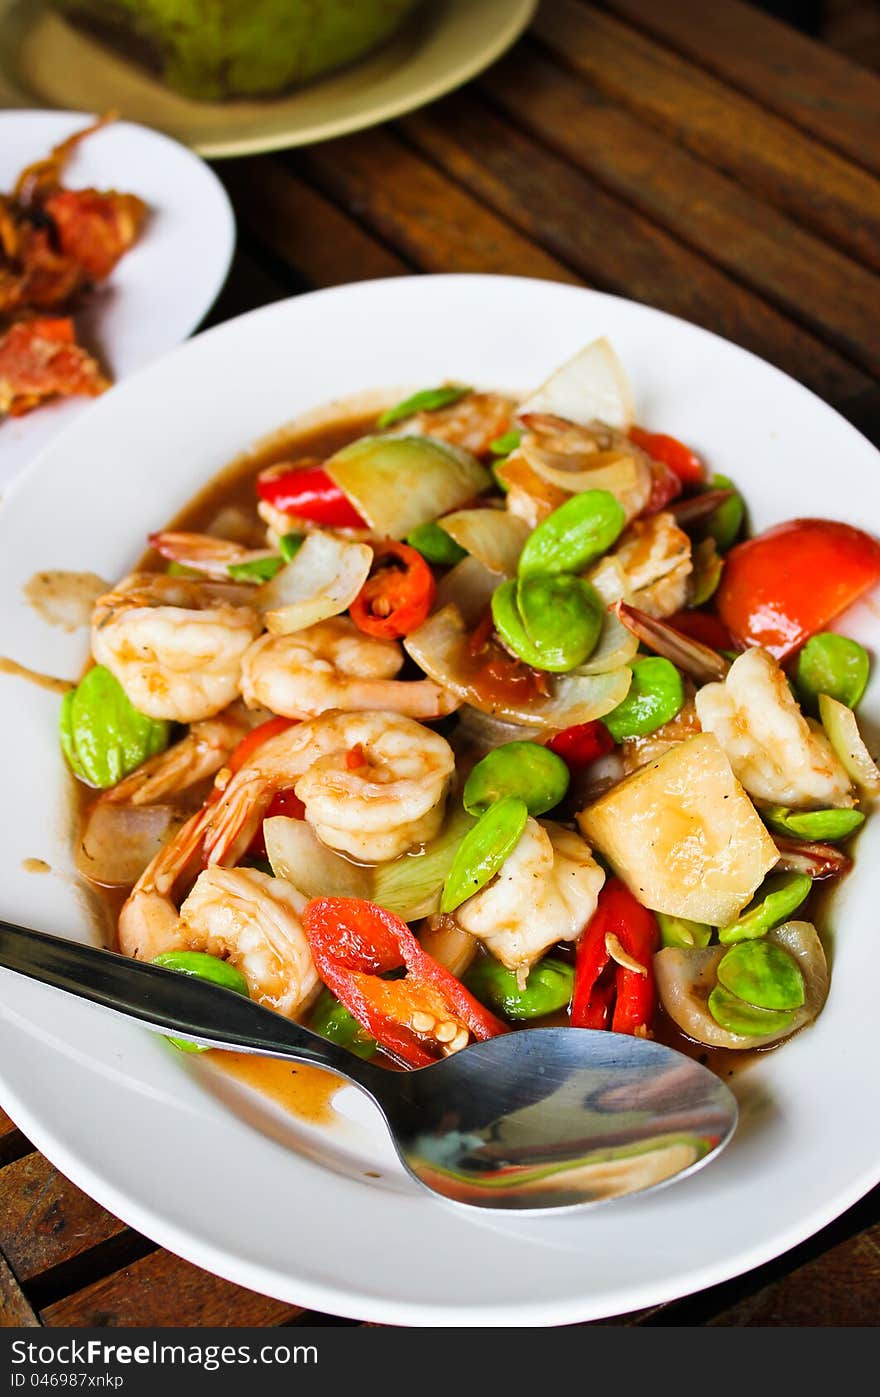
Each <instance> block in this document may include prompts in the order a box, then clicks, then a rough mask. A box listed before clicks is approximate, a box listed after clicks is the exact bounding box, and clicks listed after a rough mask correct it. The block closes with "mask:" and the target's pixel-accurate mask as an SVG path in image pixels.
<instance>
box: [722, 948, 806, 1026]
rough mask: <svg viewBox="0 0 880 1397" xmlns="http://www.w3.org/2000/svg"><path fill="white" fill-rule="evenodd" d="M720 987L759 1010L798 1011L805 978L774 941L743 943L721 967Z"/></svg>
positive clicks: (795, 963)
mask: <svg viewBox="0 0 880 1397" xmlns="http://www.w3.org/2000/svg"><path fill="white" fill-rule="evenodd" d="M718 983H719V985H723V987H724V988H725V989H726V990H729V991H730V993H731V994H734V995H736V997H737V999H743V1000H745V1002H746V1004H753V1005H755V1006H756V1008H758V1009H799V1008H800V1007H801V1005H802V1004H803V1002H804V998H805V991H804V977H803V974H802V972H801V968H800V966H799V965H798V963H797V961H796V960H795V958H794V956H791V955H789V953H788V951H786V950H785V948H784V947H783V946H777V945H775V944H774V942H772V941H741V942H740V944H739V945H738V946H731V948H730V950H729V951H728V952H727V955H726V956H724V958H723V959H722V960H721V962H720V963H719V966H718Z"/></svg>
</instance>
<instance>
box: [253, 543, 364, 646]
mask: <svg viewBox="0 0 880 1397" xmlns="http://www.w3.org/2000/svg"><path fill="white" fill-rule="evenodd" d="M372 561H373V550H372V548H370V547H369V546H368V545H367V544H366V543H351V542H349V540H347V539H342V538H337V536H336V535H335V534H328V533H321V532H315V533H313V534H309V535H308V537H307V538H306V540H305V542H304V543H303V545H302V547H301V548H300V550H299V552H298V553H297V554H296V555H295V556H294V558H293V559H292V560H291V561H290V562H289V563H288V564H287V565H286V566H285V567H283V568H281V569H280V571H279V572H277V573H276V574H275V576H274V577H273V578H272V580H271V582H266V583H264V584H263V586H262V587H261V588H260V589H259V591H258V593H257V606H258V608H259V610H260V611H261V612H262V613H263V620H264V621H265V623H266V625H267V626H268V628H269V630H270V631H272V633H273V634H274V635H290V633H291V632H292V631H302V630H305V628H306V627H307V626H314V625H315V624H316V623H317V622H318V621H326V620H327V618H328V616H338V615H339V614H340V613H341V612H343V611H345V610H346V609H347V608H348V607H349V606H351V603H352V602H353V601H354V599H355V597H356V596H357V594H358V592H359V591H360V590H361V588H362V587H363V585H364V583H365V582H366V580H367V577H368V576H369V572H370V565H371V564H372Z"/></svg>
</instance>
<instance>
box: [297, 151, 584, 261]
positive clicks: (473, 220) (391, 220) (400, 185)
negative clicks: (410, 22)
mask: <svg viewBox="0 0 880 1397" xmlns="http://www.w3.org/2000/svg"><path fill="white" fill-rule="evenodd" d="M290 160H291V164H292V167H293V168H294V169H295V170H297V171H299V172H303V173H305V174H306V176H307V177H308V179H309V181H310V182H312V183H314V184H317V185H318V186H319V187H320V188H321V189H323V190H324V192H325V193H329V194H330V195H331V197H333V198H334V199H336V200H338V201H340V202H341V203H342V204H343V205H344V206H345V208H347V209H349V210H350V211H351V212H352V213H353V214H354V215H355V216H356V217H357V218H358V219H359V220H360V221H361V222H363V223H366V224H367V225H368V226H369V227H370V228H371V229H372V230H373V231H374V232H375V233H378V235H379V236H380V237H381V238H383V239H385V241H387V242H388V243H390V244H391V245H392V246H393V247H394V248H395V249H396V251H397V252H398V253H399V254H402V255H403V256H404V257H406V258H407V259H408V260H409V261H411V262H412V263H414V264H415V265H416V266H418V267H419V268H421V269H422V270H423V271H428V272H499V273H510V274H518V275H520V276H535V277H546V278H548V279H550V280H551V281H568V282H572V281H577V280H578V278H577V277H576V276H575V275H574V273H572V272H571V271H569V269H568V268H567V267H565V266H563V265H562V263H561V262H559V261H558V260H557V259H556V258H554V257H551V256H550V255H549V254H548V253H546V252H544V251H543V250H542V249H541V248H539V247H536V246H535V244H534V242H533V241H531V239H529V238H527V237H523V236H522V235H521V234H520V233H518V232H517V231H516V229H514V228H511V227H510V225H509V223H508V222H507V221H506V220H505V219H503V218H499V217H497V216H496V215H495V214H494V213H492V212H491V211H490V210H489V209H487V208H485V207H484V205H483V204H482V203H481V202H480V201H479V200H477V199H475V198H474V197H473V196H472V195H471V194H469V193H467V192H466V191H465V190H464V189H461V188H459V187H458V186H457V185H456V184H454V183H453V182H452V181H451V180H450V179H448V178H447V177H446V176H444V175H443V174H442V173H440V171H438V170H435V169H432V168H431V166H430V165H428V164H427V163H426V162H425V161H424V160H420V159H419V158H418V157H417V156H416V155H414V154H413V152H412V151H411V150H408V149H407V148H406V146H405V145H403V144H402V142H400V141H399V140H397V139H395V137H394V136H393V135H392V134H391V133H390V132H388V131H385V130H376V131H371V132H369V133H364V134H363V135H357V136H347V137H345V138H344V139H343V140H340V141H332V142H330V143H329V144H327V145H322V146H319V147H317V148H316V149H315V150H314V151H309V150H307V151H302V152H297V153H296V154H295V155H293V156H291V157H290Z"/></svg>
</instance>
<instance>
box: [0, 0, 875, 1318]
mask: <svg viewBox="0 0 880 1397" xmlns="http://www.w3.org/2000/svg"><path fill="white" fill-rule="evenodd" d="M829 16H830V20H829V24H830V29H831V31H832V33H831V37H833V34H834V32H839V34H840V36H841V39H842V41H843V40H844V39H846V40H847V41H848V42H850V43H851V44H853V45H855V44H856V40H857V41H858V47H859V51H860V52H861V51H862V50H864V52H866V53H868V54H869V55H870V54H871V53H873V54H875V55H880V42H878V37H880V36H878V30H880V23H876V24H875V23H872V21H871V18H870V14H869V12H868V10H867V8H865V9H864V10H863V9H862V8H860V5H859V0H849V3H848V4H845V5H841V3H840V0H832V4H831V6H830V10H829ZM860 25H861V28H860ZM854 36H855V37H854ZM878 131H880V78H878V77H877V76H876V75H875V74H874V73H872V72H871V71H869V70H868V69H867V68H863V67H859V66H856V65H855V64H854V63H853V62H852V61H850V60H848V59H847V58H845V57H843V56H841V55H840V54H839V53H838V52H836V51H834V49H832V48H830V47H829V46H828V45H827V44H823V45H819V44H818V43H816V42H814V41H812V40H809V39H807V38H804V37H803V36H801V35H800V34H799V33H797V32H796V31H795V30H793V29H789V28H787V27H784V26H783V25H781V24H780V23H778V22H777V21H775V20H772V19H770V18H768V17H767V16H766V15H764V14H762V13H761V12H760V11H758V10H756V9H754V8H752V7H751V6H750V5H748V4H744V3H740V0H713V3H712V4H711V5H707V4H706V3H705V0H661V2H660V3H657V0H604V3H602V4H601V6H600V5H593V4H586V3H582V0H547V2H546V3H545V4H544V5H543V6H542V8H541V10H540V13H539V16H538V18H537V20H536V22H535V24H534V26H533V28H532V29H531V31H530V33H529V34H528V36H527V37H526V38H525V39H524V40H523V41H522V42H521V43H519V44H518V45H517V47H516V48H515V49H514V50H513V51H512V52H511V53H510V54H509V55H508V56H507V57H506V58H504V59H503V60H502V61H501V62H500V63H499V64H497V66H495V67H494V68H493V69H492V70H491V71H490V72H488V73H486V74H485V75H484V76H483V77H482V78H481V79H480V80H478V81H477V82H475V83H473V84H471V85H470V86H469V87H467V88H465V89H464V90H462V91H460V92H458V93H457V94H455V95H454V96H452V97H449V98H447V99H445V100H443V101H441V102H439V103H438V104H436V105H435V106H432V107H429V108H427V109H425V110H423V111H420V112H417V113H415V114H414V115H412V116H409V117H407V118H405V119H404V120H402V121H399V122H395V123H394V124H393V125H391V126H386V127H382V128H380V129H377V130H373V131H368V132H364V133H363V134H360V135H355V136H351V137H348V138H346V139H344V140H340V141H335V142H333V143H332V144H328V145H321V146H317V147H315V148H313V149H311V150H305V151H293V152H289V153H284V154H280V155H273V156H266V157H256V158H252V159H246V160H241V161H235V162H231V163H228V164H223V165H221V166H219V171H220V174H221V176H222V178H223V179H224V181H225V182H226V185H227V187H228V189H229V192H230V194H231V196H232V199H233V201H234V203H235V207H236V211H237V214H238V220H239V228H240V244H239V250H238V253H237V256H236V261H235V265H234V268H233V271H232V275H231V277H230V279H229V283H228V285H227V287H226V289H225V291H224V293H223V295H222V297H221V300H220V302H219V304H218V306H217V307H216V308H215V311H214V313H213V315H212V317H211V320H212V322H216V321H218V320H223V319H226V318H228V317H229V316H231V315H235V314H238V313H239V312H241V311H244V310H249V309H251V308H252V307H253V306H256V305H260V304H263V303H265V302H267V301H272V300H275V299H278V298H279V297H282V296H288V295H291V294H295V293H297V292H299V291H303V290H307V289H309V288H312V287H318V286H330V285H334V284H336V283H339V282H349V281H357V280H361V279H364V278H371V277H383V276H397V275H401V274H405V273H410V272H419V271H421V272H450V271H455V272H468V271H473V272H504V273H514V274H518V275H524V276H533V277H546V278H549V279H551V280H553V281H566V282H572V283H578V284H586V285H589V286H594V287H598V288H601V289H602V290H605V291H612V292H616V293H617V294H619V295H622V296H628V297H632V298H634V299H636V300H640V301H644V302H646V303H648V304H649V305H654V306H659V307H661V308H662V309H663V310H667V311H671V312H673V313H674V314H676V315H680V316H683V317H684V318H685V319H687V320H692V321H695V322H696V323H697V324H700V325H705V326H707V327H708V328H709V329H711V330H715V331H717V332H718V333H719V334H721V335H725V336H727V337H729V338H730V339H732V340H734V341H736V342H737V343H738V344H742V345H745V346H746V347H747V348H749V349H751V350H754V351H756V352H757V353H758V354H760V355H762V356H763V357H764V358H766V359H769V360H770V361H771V362H772V363H775V364H778V365H779V366H780V368H782V369H785V370H787V371H788V372H789V373H790V374H793V375H794V377H795V378H798V379H800V380H801V381H802V382H804V383H806V384H807V385H808V386H809V387H810V388H812V389H814V390H815V391H816V392H817V393H818V394H820V396H821V397H823V398H825V399H826V400H827V401H828V402H830V403H832V404H833V405H834V406H835V407H836V408H838V409H839V410H840V411H841V412H842V413H843V414H844V415H845V416H847V417H849V418H850V419H851V420H852V421H853V422H855V423H856V424H857V425H858V426H859V427H860V428H861V429H862V430H863V431H865V432H867V433H868V434H873V435H874V436H875V439H876V438H877V437H878V436H880V386H878V381H877V380H878V376H880V336H878V333H877V321H878V308H880V277H878V275H877V273H878V272H880V180H878V178H877V176H878V175H880V141H878V139H877V134H878ZM878 1314H880V1190H877V1191H875V1192H874V1193H873V1194H871V1195H869V1196H868V1197H866V1198H864V1199H863V1200H862V1201H861V1202H860V1203H858V1204H857V1205H856V1206H855V1207H854V1208H852V1209H851V1210H850V1211H849V1212H848V1213H846V1214H845V1215H844V1216H843V1217H841V1218H839V1219H838V1220H837V1222H835V1223H834V1224H833V1225H832V1226H830V1227H828V1228H826V1229H825V1230H824V1231H823V1232H821V1233H819V1234H818V1235H817V1236H815V1237H813V1238H812V1239H810V1240H809V1241H807V1242H805V1243H804V1244H803V1245H801V1246H799V1247H797V1248H796V1249H795V1250H794V1251H791V1252H788V1253H787V1254H786V1255H784V1256H782V1257H780V1258H779V1259H777V1260H776V1261H774V1262H771V1263H770V1264H768V1265H766V1266H763V1267H760V1268H759V1269H758V1270H755V1271H752V1272H750V1273H748V1274H747V1275H745V1276H741V1277H739V1278H738V1279H736V1280H733V1281H730V1282H728V1283H726V1284H723V1285H720V1286H716V1287H714V1288H713V1289H711V1290H707V1291H703V1292H701V1293H699V1294H697V1295H693V1296H690V1297H688V1298H686V1299H682V1300H680V1301H677V1302H675V1303H673V1304H670V1305H666V1306H662V1307H659V1308H657V1309H653V1310H650V1311H645V1312H641V1313H639V1314H637V1315H626V1316H620V1317H618V1318H617V1319H615V1320H613V1321H610V1322H612V1323H622V1324H631V1323H633V1324H643V1325H704V1324H711V1325H733V1326H737V1325H739V1326H743V1325H829V1324H830V1325H871V1324H874V1323H876V1321H877V1316H878ZM0 1317H2V1319H0V1323H2V1324H3V1325H5V1326H12V1325H39V1324H43V1325H48V1326H67V1325H189V1326H200V1325H261V1326H262V1325H265V1326H273V1325H291V1324H294V1325H299V1324H316V1323H318V1324H331V1325H332V1324H347V1323H351V1322H352V1321H348V1320H344V1319H339V1318H337V1317H334V1316H330V1315H315V1314H314V1313H312V1312H303V1311H302V1310H300V1309H298V1308H297V1307H296V1306H294V1305H289V1304H284V1303H281V1302H279V1301H276V1300H271V1299H267V1298H266V1297H264V1296H260V1295H255V1294H253V1293H251V1292H249V1291H244V1290H242V1289H240V1288H239V1287H237V1286H234V1285H230V1284H229V1283H227V1282H226V1281H222V1280H219V1279H217V1278H216V1277H213V1276H210V1275H208V1274H207V1273H205V1272H203V1271H200V1270H199V1269H198V1268H196V1267H194V1266H191V1265H189V1264H188V1263H187V1262H184V1261H181V1260H180V1259H179V1258H177V1257H175V1256H173V1255H171V1254H170V1253H169V1252H166V1251H163V1250H161V1249H159V1248H157V1247H156V1246H155V1245H154V1244H153V1243H151V1242H150V1241H148V1240H147V1239H146V1238H145V1237H141V1236H139V1235H138V1234H136V1233H135V1232H133V1231H132V1230H131V1229H130V1228H127V1227H125V1226H124V1225H123V1224H122V1223H121V1222H119V1221H117V1220H116V1219H115V1218H113V1217H112V1216H111V1215H110V1214H109V1213H107V1212H105V1211H104V1210H103V1209H102V1208H100V1207H99V1206H98V1205H97V1204H96V1203H93V1202H92V1201H91V1200H90V1199H88V1198H87V1197H86V1196H85V1195H84V1194H82V1193H81V1192H80V1191H79V1190H78V1189H76V1188H74V1187H73V1185H72V1184H70V1183H69V1182H68V1181H67V1180H66V1179H65V1178H64V1177H63V1176H62V1175H61V1174H59V1173H58V1171H57V1170H56V1169H55V1168H54V1167H53V1166H52V1165H51V1164H50V1163H49V1161H48V1160H46V1159H44V1158H43V1157H42V1156H41V1155H40V1154H39V1153H37V1152H36V1151H35V1150H34V1149H33V1147H32V1146H31V1145H30V1144H29V1142H28V1141H27V1140H26V1139H25V1138H24V1137H23V1136H22V1135H21V1134H20V1133H19V1132H18V1131H17V1130H16V1129H15V1127H14V1126H13V1124H12V1122H11V1121H9V1120H8V1119H7V1118H5V1117H3V1116H2V1113H0Z"/></svg>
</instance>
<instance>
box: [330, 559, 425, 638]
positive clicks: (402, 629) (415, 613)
mask: <svg viewBox="0 0 880 1397" xmlns="http://www.w3.org/2000/svg"><path fill="white" fill-rule="evenodd" d="M436 591H437V584H436V583H435V581H434V574H433V573H432V571H431V569H430V568H429V566H428V564H427V563H426V562H425V560H424V558H423V557H422V555H421V553H417V552H416V550H415V549H414V548H410V546H409V544H407V543H395V542H393V541H392V540H391V539H389V541H388V542H387V543H384V544H382V545H381V547H379V548H377V549H376V550H375V552H374V554H373V567H372V571H371V573H370V576H369V577H368V578H367V580H366V582H365V583H364V585H363V587H362V588H361V590H360V591H359V592H358V594H357V596H356V597H355V599H354V601H353V602H352V604H351V606H350V607H349V609H348V613H349V615H350V616H351V619H352V621H354V623H355V625H356V626H357V628H358V630H360V631H363V632H364V634H365V635H375V636H379V637H380V638H381V639H383V640H397V639H398V638H399V637H400V636H403V635H409V634H410V632H411V631H414V630H415V629H416V628H417V627H418V626H420V625H421V624H422V622H423V621H424V619H425V617H426V616H427V614H428V612H429V611H430V610H431V606H432V604H433V601H434V596H435V594H436Z"/></svg>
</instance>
